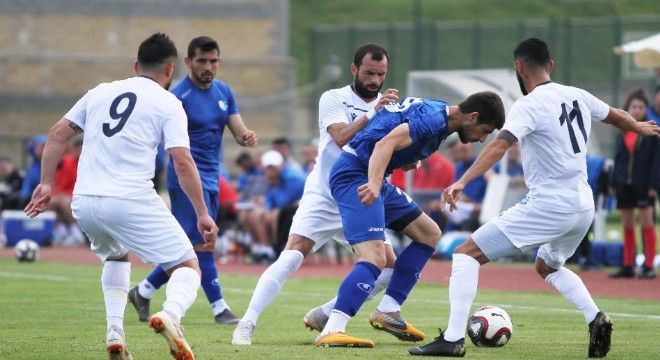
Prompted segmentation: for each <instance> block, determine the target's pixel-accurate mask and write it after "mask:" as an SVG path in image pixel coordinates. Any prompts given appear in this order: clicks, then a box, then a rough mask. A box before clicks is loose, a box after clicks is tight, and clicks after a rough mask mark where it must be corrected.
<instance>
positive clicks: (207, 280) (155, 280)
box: [147, 251, 222, 304]
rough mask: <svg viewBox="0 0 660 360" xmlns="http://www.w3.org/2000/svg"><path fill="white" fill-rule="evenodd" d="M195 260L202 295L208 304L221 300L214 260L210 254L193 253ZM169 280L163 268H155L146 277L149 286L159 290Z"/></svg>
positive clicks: (204, 252)
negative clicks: (200, 276)
mask: <svg viewBox="0 0 660 360" xmlns="http://www.w3.org/2000/svg"><path fill="white" fill-rule="evenodd" d="M195 254H197V259H198V260H199V268H200V270H201V271H202V288H203V289H204V294H206V298H207V299H208V300H209V303H211V304H213V303H214V302H216V301H218V300H220V299H222V292H221V289H220V280H219V279H218V269H217V268H216V267H215V259H214V258H213V253H212V252H206V251H200V252H197V251H195ZM169 280H170V277H169V276H167V274H166V273H165V271H164V270H163V268H161V267H160V266H156V268H155V269H154V270H153V271H152V272H151V274H149V276H147V281H148V282H149V284H151V285H153V287H154V288H156V289H160V287H161V286H163V285H164V284H165V283H167V282H168V281H169Z"/></svg>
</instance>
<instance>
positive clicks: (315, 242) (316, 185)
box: [232, 44, 424, 345]
mask: <svg viewBox="0 0 660 360" xmlns="http://www.w3.org/2000/svg"><path fill="white" fill-rule="evenodd" d="M388 62H389V57H388V55H387V51H386V50H385V49H384V48H383V47H381V46H379V45H376V44H365V45H363V46H361V47H359V48H358V49H357V50H356V51H355V55H354V59H353V63H352V64H351V72H352V74H353V76H354V79H355V80H354V81H353V83H352V84H350V85H347V86H345V87H343V88H339V89H333V90H329V91H326V92H325V93H324V94H323V95H322V96H321V99H320V100H319V131H320V140H319V148H318V157H317V159H316V165H315V166H314V170H312V172H311V173H310V174H309V176H308V177H307V181H306V182H305V192H304V194H303V197H302V199H301V200H300V205H299V208H298V211H297V212H296V214H295V216H294V217H293V223H292V225H291V230H290V231H289V240H288V242H287V244H286V247H285V248H284V251H282V254H281V255H280V257H279V258H278V259H277V261H276V262H275V263H273V264H272V265H271V266H270V267H269V268H268V269H266V271H264V273H263V274H262V275H261V277H260V278H259V282H258V283H257V287H256V288H255V289H254V293H253V295H252V299H251V300H250V305H249V306H248V309H247V311H246V312H245V315H243V318H242V319H241V321H240V322H239V323H238V325H237V326H236V329H235V330H234V334H233V337H232V344H234V345H251V344H252V334H253V332H254V329H255V326H256V324H257V320H258V319H259V315H260V314H261V313H262V312H263V311H264V310H265V309H266V307H267V306H268V305H269V304H270V303H271V302H272V301H273V300H274V299H275V297H276V296H277V294H278V293H279V292H280V290H281V289H282V286H283V285H284V282H285V281H286V280H287V279H288V278H289V276H291V274H293V272H294V271H296V270H297V269H298V268H299V267H300V265H301V264H302V262H303V260H304V259H305V257H306V256H307V255H309V254H310V253H312V252H314V251H316V250H318V249H319V248H320V247H321V246H323V245H324V244H325V243H327V242H328V241H330V240H335V241H338V242H340V243H342V244H345V245H346V246H348V243H347V242H346V239H345V238H344V232H343V227H342V222H341V216H340V215H339V210H338V209H337V205H336V204H335V201H334V199H333V198H332V195H331V193H330V185H329V184H328V179H329V176H330V169H331V168H332V165H333V164H334V162H335V160H336V159H337V157H338V156H339V155H340V154H341V153H342V150H341V148H342V147H343V146H344V145H346V144H347V143H348V142H349V141H350V140H351V139H353V137H354V136H355V134H356V133H357V132H358V131H360V130H362V129H363V128H364V127H365V126H366V125H367V124H368V123H369V121H370V120H371V118H373V117H374V115H375V114H376V112H377V111H378V110H380V109H381V108H382V107H383V106H385V105H387V104H389V103H392V102H396V101H397V100H398V91H397V90H396V89H388V90H387V91H385V92H384V93H383V94H382V95H381V94H380V93H379V91H380V89H381V87H382V86H383V81H384V80H385V75H386V73H387V67H388ZM387 243H388V244H389V245H390V246H386V249H387V250H386V251H387V266H386V267H387V268H386V269H384V270H383V272H382V273H381V275H380V276H379V277H378V279H377V281H376V286H375V288H374V290H373V291H372V292H371V294H370V295H369V299H371V298H372V297H373V296H374V295H375V294H376V293H378V292H379V291H382V290H383V289H385V288H386V287H387V284H388V283H389V281H390V277H391V276H392V267H393V266H394V261H395V260H396V255H395V254H394V251H393V250H392V246H391V242H389V241H388V242H387ZM386 297H387V296H386ZM386 297H384V298H383V300H384V301H386ZM335 301H336V298H334V299H332V300H330V301H329V302H328V303H326V304H324V305H322V306H319V307H317V308H314V309H312V310H310V312H308V313H307V315H306V316H305V326H307V327H308V328H310V329H312V330H318V331H321V330H323V327H324V326H325V323H326V322H327V319H328V316H329V314H330V311H331V310H332V309H333V307H334V304H335ZM369 322H370V323H372V326H374V327H375V328H377V329H382V330H385V331H387V332H389V333H391V334H393V335H394V336H396V337H398V338H399V339H401V340H407V341H421V340H423V339H424V334H423V333H421V332H420V331H419V330H417V329H415V328H414V327H412V326H411V325H410V324H408V323H406V322H405V321H403V319H402V318H401V316H400V314H399V313H398V312H397V313H391V314H390V313H384V312H380V311H378V310H376V311H374V314H372V316H371V318H370V319H369ZM392 322H395V323H392Z"/></svg>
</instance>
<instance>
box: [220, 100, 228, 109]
mask: <svg viewBox="0 0 660 360" xmlns="http://www.w3.org/2000/svg"><path fill="white" fill-rule="evenodd" d="M218 106H219V107H220V110H222V111H227V102H226V101H224V100H219V101H218Z"/></svg>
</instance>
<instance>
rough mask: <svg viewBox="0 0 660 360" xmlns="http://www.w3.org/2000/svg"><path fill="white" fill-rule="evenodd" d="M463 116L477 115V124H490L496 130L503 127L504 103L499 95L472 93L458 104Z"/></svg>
mask: <svg viewBox="0 0 660 360" xmlns="http://www.w3.org/2000/svg"><path fill="white" fill-rule="evenodd" d="M458 109H459V110H460V111H461V112H462V113H463V114H469V113H472V112H478V113H479V119H477V124H491V125H494V126H495V128H496V129H501V128H502V126H504V103H502V99H501V98H500V96H499V95H497V94H496V93H494V92H492V91H481V92H478V93H474V94H472V95H470V96H468V97H467V99H465V100H463V101H462V102H461V103H460V104H458Z"/></svg>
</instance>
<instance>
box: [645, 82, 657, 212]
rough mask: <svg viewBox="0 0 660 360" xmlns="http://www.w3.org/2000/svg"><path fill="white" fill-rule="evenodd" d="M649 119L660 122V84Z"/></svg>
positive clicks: (650, 108) (654, 96)
mask: <svg viewBox="0 0 660 360" xmlns="http://www.w3.org/2000/svg"><path fill="white" fill-rule="evenodd" d="M647 116H648V119H649V120H655V123H656V124H660V85H658V86H657V87H656V88H655V94H654V95H653V104H652V106H649V111H648V114H647ZM655 191H656V198H660V196H659V195H660V181H658V182H656V183H655ZM655 215H656V214H655V213H654V214H653V219H654V220H655Z"/></svg>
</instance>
